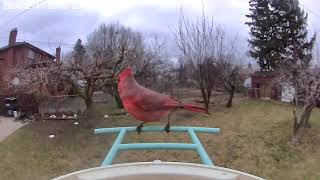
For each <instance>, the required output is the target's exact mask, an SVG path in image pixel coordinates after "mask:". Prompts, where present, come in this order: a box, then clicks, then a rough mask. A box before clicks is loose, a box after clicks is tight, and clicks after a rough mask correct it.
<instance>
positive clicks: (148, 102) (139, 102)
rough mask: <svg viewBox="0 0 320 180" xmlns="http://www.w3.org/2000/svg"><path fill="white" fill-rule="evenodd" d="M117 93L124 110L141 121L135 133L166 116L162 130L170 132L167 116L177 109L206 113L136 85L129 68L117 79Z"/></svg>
mask: <svg viewBox="0 0 320 180" xmlns="http://www.w3.org/2000/svg"><path fill="white" fill-rule="evenodd" d="M118 92H119V95H120V98H121V100H122V103H123V106H124V108H125V110H126V111H127V112H128V113H129V114H130V115H131V116H133V117H134V118H135V119H137V120H140V121H143V122H142V123H141V124H139V125H138V126H137V132H138V133H139V134H140V133H141V132H142V130H141V129H142V127H143V124H144V123H147V122H154V121H160V119H161V118H162V117H164V116H168V123H167V125H166V126H165V128H164V130H165V131H167V133H169V132H170V120H169V115H170V114H171V113H172V112H173V111H175V110H177V109H185V110H189V111H194V112H199V113H206V114H208V110H207V109H205V108H202V107H198V106H195V105H192V104H184V103H182V102H181V101H179V100H177V99H175V98H173V97H170V96H167V95H164V94H160V93H157V92H155V91H152V90H150V89H147V88H145V87H142V86H141V85H139V84H138V83H137V81H136V80H135V78H134V76H133V72H132V69H131V68H130V67H128V68H126V69H124V70H123V71H121V72H120V74H119V77H118Z"/></svg>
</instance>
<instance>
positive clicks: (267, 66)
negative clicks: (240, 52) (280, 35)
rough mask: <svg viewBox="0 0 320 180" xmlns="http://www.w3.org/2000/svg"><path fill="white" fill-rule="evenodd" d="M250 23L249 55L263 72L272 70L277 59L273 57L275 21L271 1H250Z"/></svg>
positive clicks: (248, 23)
mask: <svg viewBox="0 0 320 180" xmlns="http://www.w3.org/2000/svg"><path fill="white" fill-rule="evenodd" d="M249 5H250V8H249V10H250V14H249V15H246V17H248V18H250V19H251V21H250V22H246V24H247V25H248V26H249V27H250V35H251V39H249V40H248V41H249V44H250V50H249V54H250V56H252V57H253V58H255V59H256V60H257V62H258V64H259V66H260V69H261V70H266V71H268V70H272V67H273V66H274V62H275V61H276V58H274V57H273V53H272V51H273V49H275V48H276V47H274V46H275V45H276V44H275V43H273V29H274V27H273V24H274V19H273V16H272V10H271V7H270V0H250V1H249Z"/></svg>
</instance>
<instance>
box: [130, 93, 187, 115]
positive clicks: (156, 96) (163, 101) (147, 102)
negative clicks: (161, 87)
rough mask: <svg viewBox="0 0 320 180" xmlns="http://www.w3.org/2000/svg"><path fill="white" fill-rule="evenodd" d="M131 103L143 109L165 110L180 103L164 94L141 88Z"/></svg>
mask: <svg viewBox="0 0 320 180" xmlns="http://www.w3.org/2000/svg"><path fill="white" fill-rule="evenodd" d="M133 103H134V104H136V105H137V106H139V107H140V108H142V109H143V110H145V111H155V110H165V109H168V108H174V107H178V106H179V105H180V104H181V103H180V102H179V101H178V100H176V99H174V98H172V97H170V96H167V95H164V94H160V93H157V92H155V91H152V90H150V89H146V88H143V89H141V91H140V92H139V93H138V94H137V95H136V96H135V98H134V99H133Z"/></svg>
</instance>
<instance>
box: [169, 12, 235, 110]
mask: <svg viewBox="0 0 320 180" xmlns="http://www.w3.org/2000/svg"><path fill="white" fill-rule="evenodd" d="M174 34H175V39H176V42H177V45H178V47H179V49H180V51H181V53H182V57H183V58H184V59H185V60H186V61H187V62H188V63H190V65H191V67H192V71H193V77H194V79H195V80H196V82H197V86H198V88H199V89H200V90H201V94H202V98H203V102H204V105H205V106H206V108H209V103H210V98H211V95H212V92H213V90H214V88H216V87H217V86H218V82H219V79H220V78H221V73H222V69H221V68H222V67H221V62H222V61H225V60H226V59H227V58H228V55H229V54H228V52H227V51H228V47H227V46H226V41H225V39H226V34H225V31H224V30H223V29H222V28H221V26H219V25H215V24H214V23H213V20H212V19H209V18H207V17H206V16H205V14H204V13H203V15H202V16H201V17H200V18H199V19H197V20H196V21H190V20H189V19H188V18H186V17H185V16H184V14H183V12H182V11H181V15H180V20H179V24H178V27H176V28H174Z"/></svg>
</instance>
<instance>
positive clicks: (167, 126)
mask: <svg viewBox="0 0 320 180" xmlns="http://www.w3.org/2000/svg"><path fill="white" fill-rule="evenodd" d="M164 130H165V131H166V132H167V133H169V132H170V124H169V123H168V124H167V125H166V127H164Z"/></svg>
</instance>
